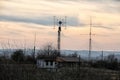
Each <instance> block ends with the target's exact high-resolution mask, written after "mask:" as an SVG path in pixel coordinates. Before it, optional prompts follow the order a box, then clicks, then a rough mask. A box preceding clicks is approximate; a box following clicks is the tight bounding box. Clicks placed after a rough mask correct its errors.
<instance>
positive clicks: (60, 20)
mask: <svg viewBox="0 0 120 80" xmlns="http://www.w3.org/2000/svg"><path fill="white" fill-rule="evenodd" d="M53 18H54V28H55V27H56V26H58V39H57V49H58V56H60V54H61V52H60V51H61V31H62V29H61V28H62V26H63V27H65V28H66V20H67V17H66V16H65V17H64V18H57V17H56V16H54V17H53Z"/></svg>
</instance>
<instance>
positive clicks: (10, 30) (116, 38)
mask: <svg viewBox="0 0 120 80" xmlns="http://www.w3.org/2000/svg"><path fill="white" fill-rule="evenodd" d="M53 16H57V17H58V19H59V18H64V16H67V29H65V28H64V27H63V28H62V33H61V34H62V42H61V45H62V46H61V48H62V49H72V50H74V49H75V50H87V49H88V42H89V41H88V40H89V35H88V34H89V24H90V16H91V17H92V23H93V25H92V26H93V27H92V34H94V35H92V49H93V50H120V0H0V30H1V31H0V47H1V48H19V47H27V48H32V47H33V44H34V37H35V33H36V38H37V39H36V46H37V47H38V48H41V47H42V46H43V45H45V44H47V43H53V45H54V46H56V44H57V42H56V41H57V26H56V28H55V29H53V26H54V23H53V22H54V20H53Z"/></svg>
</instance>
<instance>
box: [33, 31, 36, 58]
mask: <svg viewBox="0 0 120 80" xmlns="http://www.w3.org/2000/svg"><path fill="white" fill-rule="evenodd" d="M35 53H36V33H35V35H34V49H33V59H35Z"/></svg>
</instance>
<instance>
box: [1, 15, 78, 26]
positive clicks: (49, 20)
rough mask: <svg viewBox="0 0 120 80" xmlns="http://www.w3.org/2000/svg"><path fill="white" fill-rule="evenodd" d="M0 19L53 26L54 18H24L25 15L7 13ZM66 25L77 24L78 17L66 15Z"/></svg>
mask: <svg viewBox="0 0 120 80" xmlns="http://www.w3.org/2000/svg"><path fill="white" fill-rule="evenodd" d="M0 21H11V22H23V23H34V24H39V25H45V26H53V25H54V19H53V17H52V16H51V17H50V16H43V17H35V18H27V17H26V18H25V17H18V16H7V15H0ZM67 22H68V23H67V25H68V26H77V25H78V18H77V17H71V16H70V17H68V18H67Z"/></svg>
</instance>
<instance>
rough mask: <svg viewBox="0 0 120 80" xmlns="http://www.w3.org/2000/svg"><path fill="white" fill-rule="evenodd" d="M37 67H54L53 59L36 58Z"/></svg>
mask: <svg viewBox="0 0 120 80" xmlns="http://www.w3.org/2000/svg"><path fill="white" fill-rule="evenodd" d="M37 67H39V68H56V64H55V61H45V60H37Z"/></svg>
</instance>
